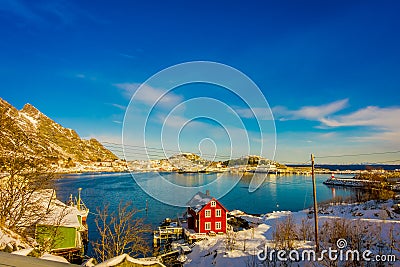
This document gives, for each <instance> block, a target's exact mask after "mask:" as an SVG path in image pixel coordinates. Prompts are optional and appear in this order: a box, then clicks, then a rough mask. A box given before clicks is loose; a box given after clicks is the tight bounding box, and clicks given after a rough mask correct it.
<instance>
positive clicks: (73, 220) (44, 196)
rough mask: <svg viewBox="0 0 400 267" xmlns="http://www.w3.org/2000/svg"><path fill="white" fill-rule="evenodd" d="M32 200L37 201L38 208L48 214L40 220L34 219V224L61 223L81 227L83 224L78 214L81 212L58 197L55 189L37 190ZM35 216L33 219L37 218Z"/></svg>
mask: <svg viewBox="0 0 400 267" xmlns="http://www.w3.org/2000/svg"><path fill="white" fill-rule="evenodd" d="M32 202H34V203H37V204H39V205H37V208H39V209H42V211H43V212H46V215H45V216H44V217H42V218H40V219H39V220H38V221H32V222H31V223H32V224H36V223H37V224H39V225H59V226H65V227H75V228H79V227H80V226H81V224H80V223H79V220H78V215H80V214H81V212H80V211H79V210H78V209H77V208H76V207H72V206H68V205H66V204H65V203H63V202H61V201H60V200H58V199H57V198H56V193H55V191H54V190H53V189H45V190H41V191H38V192H35V193H34V195H33V196H32ZM35 218H36V217H35V216H32V219H33V220H35Z"/></svg>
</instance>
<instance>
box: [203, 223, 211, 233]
mask: <svg viewBox="0 0 400 267" xmlns="http://www.w3.org/2000/svg"><path fill="white" fill-rule="evenodd" d="M204 230H206V231H208V230H211V222H205V223H204Z"/></svg>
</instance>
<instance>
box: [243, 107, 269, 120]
mask: <svg viewBox="0 0 400 267" xmlns="http://www.w3.org/2000/svg"><path fill="white" fill-rule="evenodd" d="M235 111H236V112H237V113H238V115H239V116H240V117H242V118H246V119H251V118H257V119H259V120H272V119H273V117H272V114H271V110H270V109H268V108H238V109H235Z"/></svg>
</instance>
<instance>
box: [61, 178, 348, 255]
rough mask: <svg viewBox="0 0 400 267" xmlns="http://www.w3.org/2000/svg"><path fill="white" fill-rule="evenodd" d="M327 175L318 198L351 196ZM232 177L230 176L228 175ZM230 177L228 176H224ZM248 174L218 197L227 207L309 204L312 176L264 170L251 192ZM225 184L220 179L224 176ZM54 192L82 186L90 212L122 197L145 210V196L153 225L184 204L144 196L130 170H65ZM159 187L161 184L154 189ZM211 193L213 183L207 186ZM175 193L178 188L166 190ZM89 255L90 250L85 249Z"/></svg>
mask: <svg viewBox="0 0 400 267" xmlns="http://www.w3.org/2000/svg"><path fill="white" fill-rule="evenodd" d="M137 175H138V176H137V177H136V178H138V177H139V178H140V179H147V180H149V181H150V182H154V183H155V184H157V183H156V179H159V177H157V176H155V175H154V174H152V173H141V174H137ZM164 177H165V178H166V179H168V180H169V181H171V182H173V183H176V184H180V185H187V186H188V185H190V186H196V185H201V184H207V183H209V182H211V181H213V180H215V179H216V174H178V173H171V174H164ZM328 177H329V175H317V176H316V181H317V197H318V201H325V200H329V199H331V198H332V197H334V196H335V195H336V196H343V197H347V196H350V195H351V194H352V193H353V192H354V191H352V190H350V189H346V188H340V189H338V188H336V189H332V188H329V187H328V186H326V185H324V184H323V183H322V182H323V181H325V180H326V179H327V178H328ZM233 178H234V177H233V176H232V179H233ZM224 179H229V177H227V178H224ZM250 180H251V176H243V177H242V179H241V180H240V181H239V183H238V184H237V185H236V186H235V187H234V188H233V189H232V190H231V191H230V192H229V193H228V194H226V195H225V196H224V197H222V198H221V199H220V201H221V202H222V204H223V205H224V206H225V207H226V208H227V209H228V210H234V209H239V210H242V211H245V212H247V213H251V214H262V213H267V212H272V211H274V210H291V211H298V210H302V209H305V208H308V207H310V206H311V205H312V181H311V176H305V175H289V176H276V175H268V177H267V178H266V180H265V182H264V183H263V184H262V186H261V187H260V188H259V189H257V190H256V191H255V192H252V193H250V192H249V190H248V187H249V183H250ZM222 183H224V181H222ZM56 188H57V197H58V199H60V200H62V201H67V200H68V198H69V195H70V194H73V195H74V196H76V194H77V192H78V188H82V193H81V196H82V199H83V201H84V202H85V204H86V206H87V207H88V208H89V209H90V211H91V212H96V208H98V207H100V208H101V207H103V206H104V205H105V204H107V203H108V204H109V205H110V210H114V209H115V208H116V207H117V206H118V204H119V202H120V201H121V200H123V201H132V203H133V205H134V206H135V207H136V208H137V209H140V210H141V209H144V208H145V207H146V201H148V208H149V209H148V213H147V214H146V212H145V211H141V214H143V216H144V217H145V218H146V221H147V222H148V223H150V224H152V225H154V226H156V225H158V224H159V223H160V222H161V221H162V220H163V219H164V218H166V217H176V215H177V214H182V213H183V212H184V210H185V209H184V208H182V207H174V206H170V205H166V204H164V203H161V202H159V201H158V200H156V199H153V198H152V197H150V196H149V195H147V194H146V193H145V192H144V191H143V190H142V189H141V188H140V187H139V185H138V184H137V183H136V182H135V181H134V179H133V178H132V176H131V174H129V173H101V174H68V175H63V176H61V178H60V179H58V180H57V182H56ZM158 190H160V189H158ZM210 191H211V195H212V188H211V189H210ZM166 193H167V194H171V195H174V194H175V195H176V194H179V192H166ZM94 217H95V216H94V215H93V214H89V217H88V226H89V239H90V240H95V239H97V236H98V235H97V233H96V226H95V223H94ZM89 254H90V251H89Z"/></svg>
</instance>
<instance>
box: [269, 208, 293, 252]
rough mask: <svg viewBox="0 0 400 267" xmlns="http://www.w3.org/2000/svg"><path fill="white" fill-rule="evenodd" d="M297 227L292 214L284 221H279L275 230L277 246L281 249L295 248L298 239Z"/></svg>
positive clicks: (274, 236) (274, 235)
mask: <svg viewBox="0 0 400 267" xmlns="http://www.w3.org/2000/svg"><path fill="white" fill-rule="evenodd" d="M296 229H297V226H296V224H295V222H294V219H293V216H292V215H289V216H287V217H286V219H285V220H284V221H281V222H277V224H276V227H275V231H274V232H273V239H274V241H275V245H276V247H277V248H279V249H294V243H295V240H297V239H298V236H297V230H296Z"/></svg>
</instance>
